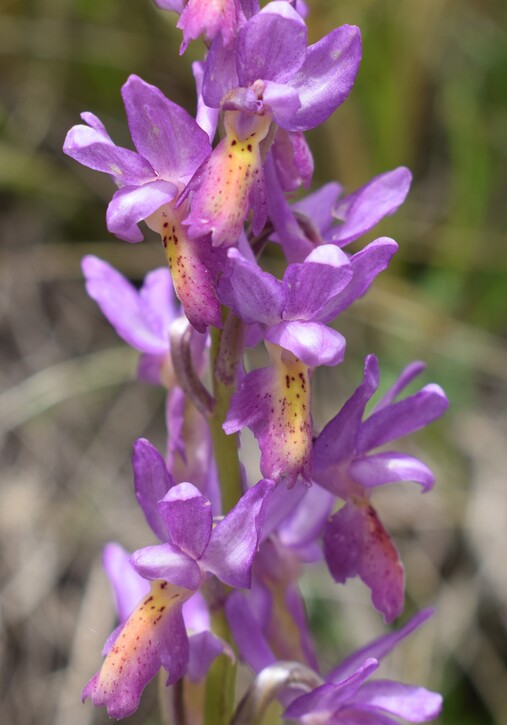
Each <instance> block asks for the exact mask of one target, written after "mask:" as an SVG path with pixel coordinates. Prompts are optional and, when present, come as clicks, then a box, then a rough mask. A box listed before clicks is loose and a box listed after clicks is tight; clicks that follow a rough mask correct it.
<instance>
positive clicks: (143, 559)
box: [130, 544, 201, 598]
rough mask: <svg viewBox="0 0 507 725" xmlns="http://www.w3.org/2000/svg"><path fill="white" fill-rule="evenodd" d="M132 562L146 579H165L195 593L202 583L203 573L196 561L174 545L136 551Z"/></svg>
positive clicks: (148, 547)
mask: <svg viewBox="0 0 507 725" xmlns="http://www.w3.org/2000/svg"><path fill="white" fill-rule="evenodd" d="M130 561H131V563H132V566H133V567H134V568H135V570H136V571H137V572H138V573H139V574H140V575H141V576H142V577H144V578H145V579H151V580H155V579H165V580H166V581H167V582H169V583H170V584H171V585H172V586H176V587H182V588H184V589H187V590H188V591H189V592H195V591H196V589H198V587H199V585H200V583H201V572H200V569H199V567H198V566H197V564H196V563H195V561H194V560H193V559H192V558H191V557H190V556H188V555H187V554H185V553H184V552H183V551H181V549H180V548H179V547H177V546H173V545H172V544H160V545H158V546H145V547H144V549H138V550H137V551H134V553H133V554H132V556H131V559H130ZM189 596H190V594H189ZM187 598H188V597H187Z"/></svg>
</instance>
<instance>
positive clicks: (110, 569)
mask: <svg viewBox="0 0 507 725" xmlns="http://www.w3.org/2000/svg"><path fill="white" fill-rule="evenodd" d="M102 565H103V567H104V569H105V571H106V574H107V576H108V578H109V581H110V582H111V584H112V587H113V591H114V598H115V603H116V611H117V612H118V618H119V620H120V622H125V620H127V619H128V617H129V615H130V614H131V613H132V612H133V610H134V609H135V608H136V606H137V603H138V602H139V600H140V599H141V597H143V596H144V595H145V594H146V593H147V592H148V590H149V588H150V586H149V583H148V582H147V581H146V579H143V578H142V577H140V576H139V574H138V573H137V572H136V570H135V569H133V567H132V565H131V563H130V554H129V552H128V551H126V550H125V549H124V548H123V546H120V545H119V544H114V543H111V544H106V546H105V547H104V551H103V552H102Z"/></svg>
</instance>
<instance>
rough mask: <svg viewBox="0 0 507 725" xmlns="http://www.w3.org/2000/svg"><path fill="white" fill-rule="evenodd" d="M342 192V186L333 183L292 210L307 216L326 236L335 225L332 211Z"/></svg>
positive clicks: (298, 202) (295, 205)
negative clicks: (333, 224)
mask: <svg viewBox="0 0 507 725" xmlns="http://www.w3.org/2000/svg"><path fill="white" fill-rule="evenodd" d="M341 191H342V187H341V186H340V184H337V183H336V181H332V182H330V183H329V184H325V185H324V186H322V187H321V188H320V189H317V191H314V192H313V193H312V194H308V196H305V197H304V198H303V199H301V200H300V201H297V202H296V203H295V204H292V209H293V210H294V211H297V212H299V213H300V214H303V215H304V216H306V217H307V218H308V219H309V220H310V221H311V222H312V223H313V224H314V225H315V227H316V228H317V229H318V231H319V232H320V234H322V235H324V234H325V233H326V232H327V231H328V229H330V228H331V225H332V223H333V215H332V210H333V208H334V206H335V204H336V200H337V199H338V197H339V196H340V194H341Z"/></svg>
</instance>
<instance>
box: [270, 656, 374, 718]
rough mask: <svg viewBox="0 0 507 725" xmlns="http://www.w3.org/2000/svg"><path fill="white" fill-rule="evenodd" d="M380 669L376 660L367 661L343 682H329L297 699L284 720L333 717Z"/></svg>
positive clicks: (286, 712) (285, 714)
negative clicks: (315, 716) (319, 716)
mask: <svg viewBox="0 0 507 725" xmlns="http://www.w3.org/2000/svg"><path fill="white" fill-rule="evenodd" d="M377 668H378V662H377V660H374V659H368V660H366V661H365V662H364V663H363V664H362V666H361V667H359V668H358V669H357V671H356V672H354V673H353V674H351V675H350V676H349V677H348V678H347V679H346V680H343V681H342V682H328V683H326V684H325V685H322V686H321V687H317V688H315V690H312V691H311V692H308V693H307V694H305V695H301V697H298V698H296V699H295V700H294V701H293V702H292V703H291V704H290V705H289V707H288V708H287V709H286V710H285V712H284V713H283V716H284V718H289V719H292V718H299V717H304V716H305V715H313V714H315V715H317V714H318V713H329V715H330V716H331V717H332V716H333V715H335V714H336V713H338V711H339V710H340V709H341V706H342V705H343V704H344V703H345V702H347V700H349V699H350V698H352V697H353V696H354V695H355V693H356V692H357V691H358V689H359V688H360V687H361V685H362V684H363V683H364V681H365V680H366V679H367V678H368V677H369V676H370V675H371V673H372V672H375V670H376V669H377Z"/></svg>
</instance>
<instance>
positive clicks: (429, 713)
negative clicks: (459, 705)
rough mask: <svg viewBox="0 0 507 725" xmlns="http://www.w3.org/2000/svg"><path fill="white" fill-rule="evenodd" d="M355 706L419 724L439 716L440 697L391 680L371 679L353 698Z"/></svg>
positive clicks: (422, 689)
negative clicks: (362, 705)
mask: <svg viewBox="0 0 507 725" xmlns="http://www.w3.org/2000/svg"><path fill="white" fill-rule="evenodd" d="M356 703H357V704H364V705H368V707H369V708H371V709H372V710H375V711H380V712H381V713H384V712H387V713H389V714H390V715H395V716H396V717H401V718H404V719H405V720H408V721H409V722H415V723H419V722H428V721H429V720H433V718H435V717H436V716H437V715H438V714H439V713H440V711H441V709H442V696H441V695H439V694H438V693H437V692H430V691H429V690H426V689H425V688H424V687H415V686H413V685H404V684H402V683H401V682H392V681H390V680H374V681H373V682H367V683H365V684H364V686H363V687H362V688H361V689H360V690H359V692H358V693H357V694H356V696H355V698H354V704H356Z"/></svg>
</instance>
